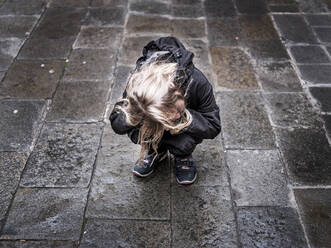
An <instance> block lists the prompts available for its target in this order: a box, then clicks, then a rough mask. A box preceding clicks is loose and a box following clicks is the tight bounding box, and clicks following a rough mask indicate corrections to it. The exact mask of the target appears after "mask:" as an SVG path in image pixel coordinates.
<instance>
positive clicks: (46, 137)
mask: <svg viewBox="0 0 331 248" xmlns="http://www.w3.org/2000/svg"><path fill="white" fill-rule="evenodd" d="M101 129H102V127H101V125H100V124H65V125H64V124H61V123H48V124H47V125H45V126H44V128H43V129H42V131H41V134H40V136H39V138H38V141H37V143H36V146H35V148H34V150H33V152H32V154H31V156H30V157H29V160H28V162H27V165H26V168H25V170H24V173H23V177H22V179H21V183H20V185H21V186H24V187H87V186H88V184H89V182H90V178H91V174H92V169H93V164H94V160H95V156H96V153H97V150H98V147H99V141H100V136H101V131H102V130H101Z"/></svg>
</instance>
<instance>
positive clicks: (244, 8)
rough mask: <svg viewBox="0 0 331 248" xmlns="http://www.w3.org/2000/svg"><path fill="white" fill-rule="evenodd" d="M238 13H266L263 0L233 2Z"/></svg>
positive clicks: (237, 0)
mask: <svg viewBox="0 0 331 248" xmlns="http://www.w3.org/2000/svg"><path fill="white" fill-rule="evenodd" d="M234 1H235V3H236V5H237V9H238V11H239V13H242V14H250V15H260V14H265V13H267V12H268V10H267V5H266V1H265V0H250V1H246V0H234Z"/></svg>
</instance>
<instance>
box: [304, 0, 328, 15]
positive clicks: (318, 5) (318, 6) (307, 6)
mask: <svg viewBox="0 0 331 248" xmlns="http://www.w3.org/2000/svg"><path fill="white" fill-rule="evenodd" d="M322 1H323V0H322ZM322 1H320V0H309V1H306V0H298V3H299V7H300V10H301V12H310V13H320V12H326V11H327V7H326V6H325V5H324V4H323V2H322Z"/></svg>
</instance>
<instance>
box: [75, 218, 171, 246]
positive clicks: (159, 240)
mask: <svg viewBox="0 0 331 248" xmlns="http://www.w3.org/2000/svg"><path fill="white" fill-rule="evenodd" d="M85 230H86V234H84V236H83V239H82V242H81V245H80V247H82V248H84V247H100V248H101V247H170V238H171V237H170V234H171V228H170V224H169V223H167V222H156V221H134V220H93V219H89V220H88V221H87V224H86V228H85ZM138 233H139V235H137V234H138Z"/></svg>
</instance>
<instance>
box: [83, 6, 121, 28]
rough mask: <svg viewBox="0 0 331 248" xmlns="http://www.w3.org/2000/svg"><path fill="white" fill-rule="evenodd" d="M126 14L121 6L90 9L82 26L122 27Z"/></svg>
mask: <svg viewBox="0 0 331 248" xmlns="http://www.w3.org/2000/svg"><path fill="white" fill-rule="evenodd" d="M126 13H127V9H126V8H125V7H123V6H118V7H106V8H105V7H98V8H90V9H89V12H88V16H87V18H86V20H85V21H84V25H92V26H123V25H124V22H125V15H126Z"/></svg>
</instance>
